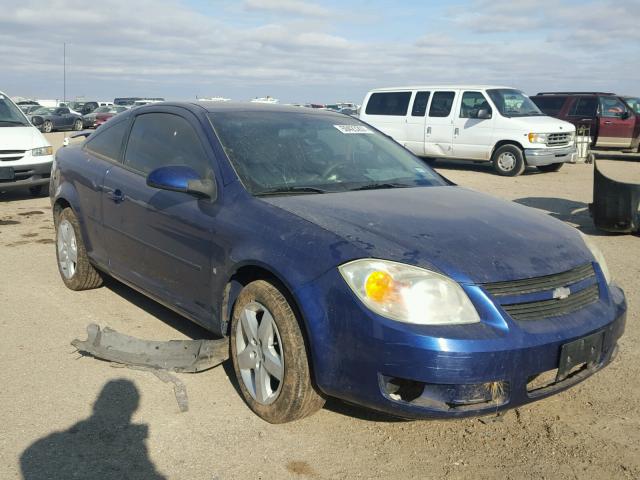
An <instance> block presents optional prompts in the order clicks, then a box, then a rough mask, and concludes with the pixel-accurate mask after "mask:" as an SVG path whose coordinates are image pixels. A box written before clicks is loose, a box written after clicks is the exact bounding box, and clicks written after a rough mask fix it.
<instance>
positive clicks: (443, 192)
mask: <svg viewBox="0 0 640 480" xmlns="http://www.w3.org/2000/svg"><path fill="white" fill-rule="evenodd" d="M262 200H263V201H265V202H268V203H270V204H272V205H274V206H277V207H279V208H281V209H283V210H286V211H288V212H290V213H292V214H294V215H296V216H298V217H300V218H303V219H305V220H307V221H309V222H312V223H314V224H316V225H318V226H319V227H322V228H323V229H325V230H327V231H330V232H332V233H334V234H335V235H338V236H339V237H341V238H343V239H344V240H346V241H348V242H350V243H351V244H353V245H354V246H356V247H358V248H359V249H360V251H361V252H362V257H372V258H382V259H388V260H393V261H397V262H404V263H409V264H413V265H418V266H422V267H425V268H430V269H435V270H439V271H440V272H442V273H444V274H446V275H448V276H450V277H451V278H454V279H455V280H457V281H459V282H462V283H485V282H497V281H505V280H516V279H522V278H531V277H538V276H542V275H549V274H553V273H559V272H563V271H566V270H570V269H571V268H574V267H577V266H579V265H583V264H585V263H587V262H590V261H593V258H592V255H591V253H590V252H589V250H588V249H587V247H586V245H585V243H584V241H583V240H582V238H581V236H580V234H579V233H578V231H577V230H576V229H574V228H572V227H569V226H567V225H565V224H564V223H562V222H561V221H559V220H556V219H553V218H551V217H549V216H547V215H545V214H543V213H542V212H539V211H537V210H535V209H532V208H528V207H524V206H522V205H518V204H515V203H511V202H507V201H503V200H499V199H496V198H493V197H491V196H489V195H485V194H482V193H478V192H474V191H471V190H467V189H464V188H461V187H450V186H443V187H416V188H402V189H389V190H371V191H358V192H345V193H331V194H317V195H313V194H312V195H289V196H279V197H267V198H265V197H263V198H262ZM341 260H342V261H348V260H351V259H341Z"/></svg>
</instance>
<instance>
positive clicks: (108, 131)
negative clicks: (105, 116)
mask: <svg viewBox="0 0 640 480" xmlns="http://www.w3.org/2000/svg"><path fill="white" fill-rule="evenodd" d="M128 125H129V122H128V121H126V120H123V121H120V122H117V123H111V122H109V124H108V125H106V126H104V127H102V128H101V129H100V130H98V131H97V132H96V133H94V134H93V135H91V136H90V137H89V139H88V140H87V143H86V144H85V146H84V148H85V150H87V151H88V152H90V153H93V154H94V155H97V156H99V157H103V158H107V159H109V160H114V161H119V160H120V152H121V151H122V143H123V141H124V136H125V135H126V133H127V126H128Z"/></svg>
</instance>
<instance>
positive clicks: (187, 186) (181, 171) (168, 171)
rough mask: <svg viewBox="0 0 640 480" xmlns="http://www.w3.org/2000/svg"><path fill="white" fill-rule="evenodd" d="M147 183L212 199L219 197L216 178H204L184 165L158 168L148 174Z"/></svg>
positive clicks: (151, 185) (162, 188)
mask: <svg viewBox="0 0 640 480" xmlns="http://www.w3.org/2000/svg"><path fill="white" fill-rule="evenodd" d="M147 185H149V186H150V187H153V188H158V189H160V190H170V191H172V192H182V193H188V194H190V195H194V196H196V197H201V198H209V199H211V201H214V200H215V199H216V198H217V197H218V190H217V186H216V182H215V181H214V180H209V179H202V178H200V175H198V173H197V172H196V171H195V170H193V169H192V168H190V167H186V166H183V165H175V166H168V167H160V168H156V169H155V170H153V171H151V172H150V173H149V175H147Z"/></svg>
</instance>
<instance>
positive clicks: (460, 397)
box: [381, 376, 509, 412]
mask: <svg viewBox="0 0 640 480" xmlns="http://www.w3.org/2000/svg"><path fill="white" fill-rule="evenodd" d="M381 383H382V386H383V388H384V390H385V393H386V395H387V397H389V398H390V399H391V400H394V401H397V402H406V403H410V404H412V405H416V406H421V407H427V408H430V409H433V410H440V411H443V412H446V411H451V410H460V411H464V410H478V409H482V408H495V407H498V406H500V405H504V404H505V403H506V402H507V401H508V399H509V384H508V382H504V381H496V382H484V383H475V384H443V383H426V382H419V381H415V380H409V379H404V378H398V377H385V376H383V377H382V382H381Z"/></svg>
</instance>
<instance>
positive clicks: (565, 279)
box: [482, 263, 599, 320]
mask: <svg viewBox="0 0 640 480" xmlns="http://www.w3.org/2000/svg"><path fill="white" fill-rule="evenodd" d="M580 282H582V283H580ZM579 283H580V285H579ZM585 285H586V287H585ZM482 287H483V288H484V289H485V291H486V292H487V293H489V294H490V295H491V296H493V297H494V298H495V299H496V300H497V301H498V303H500V306H501V307H502V309H503V310H504V311H505V312H507V313H508V314H509V315H510V316H511V318H513V319H514V320H539V319H543V318H548V317H555V316H558V315H566V314H568V313H571V312H574V311H576V310H579V309H580V308H583V307H585V306H586V305H588V304H590V303H593V302H595V301H597V300H598V298H599V290H598V283H597V280H596V272H595V270H594V268H593V264H591V263H587V264H585V265H581V266H579V267H576V268H573V269H571V270H567V271H566V272H561V273H555V274H553V275H544V276H542V277H535V278H525V279H521V280H510V281H506V282H494V283H485V284H483V285H482ZM561 287H565V288H566V287H571V288H570V292H571V293H570V295H569V296H567V297H566V298H549V296H551V294H552V292H553V291H554V290H556V289H557V288H561ZM578 287H580V288H581V289H580V290H577V288H578ZM540 293H544V294H546V295H545V296H546V299H545V300H538V299H539V298H540V296H539V295H537V294H540ZM536 295H537V296H536ZM527 296H532V297H533V298H531V299H528V298H527ZM522 297H524V298H522Z"/></svg>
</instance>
